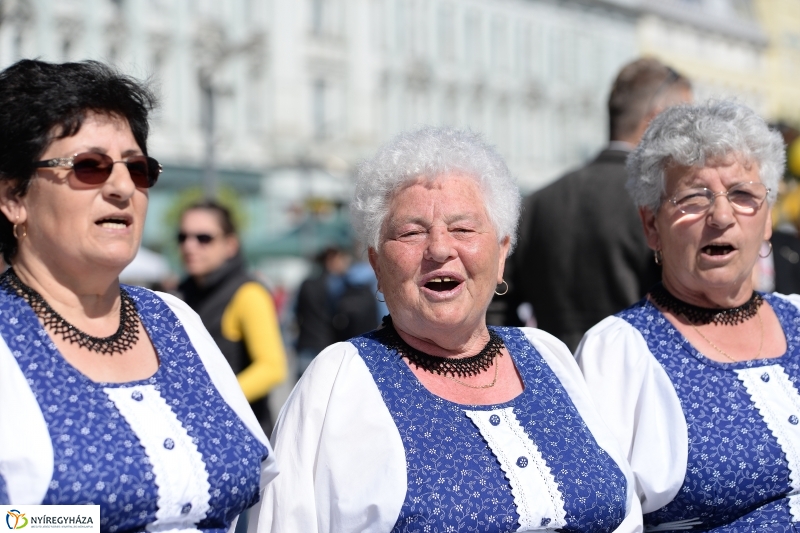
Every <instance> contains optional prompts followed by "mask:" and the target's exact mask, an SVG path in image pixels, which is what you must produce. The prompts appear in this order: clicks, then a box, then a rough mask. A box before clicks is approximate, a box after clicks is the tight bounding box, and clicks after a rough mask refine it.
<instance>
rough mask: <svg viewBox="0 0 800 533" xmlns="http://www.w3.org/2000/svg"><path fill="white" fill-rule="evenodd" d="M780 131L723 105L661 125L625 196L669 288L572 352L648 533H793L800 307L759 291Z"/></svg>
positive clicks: (686, 111)
mask: <svg viewBox="0 0 800 533" xmlns="http://www.w3.org/2000/svg"><path fill="white" fill-rule="evenodd" d="M783 165H784V149H783V143H782V139H781V136H780V135H779V134H778V133H776V132H772V131H770V130H769V129H768V128H767V125H766V124H765V123H764V121H763V120H762V119H761V118H759V117H758V116H756V114H755V113H754V112H753V111H752V110H750V109H748V108H747V107H745V106H743V105H741V104H738V103H733V102H727V101H720V102H712V103H708V104H704V105H698V106H681V107H676V108H673V109H669V110H667V111H665V112H664V113H663V114H662V115H660V116H659V117H658V118H656V119H655V120H654V121H653V122H652V124H651V125H650V127H649V128H648V130H647V132H646V133H645V136H644V138H643V139H642V141H641V143H640V144H639V146H638V147H637V148H636V150H635V151H634V152H633V153H632V154H631V155H630V156H629V159H628V171H629V175H630V181H629V189H630V191H631V193H632V196H633V198H634V200H635V202H636V203H637V205H638V206H639V210H640V214H641V219H642V223H643V226H644V232H645V234H646V237H647V241H648V243H649V245H650V247H651V248H652V249H653V250H654V251H655V261H656V262H657V263H659V264H661V265H662V268H663V274H662V282H661V283H660V284H659V285H657V286H655V287H653V288H652V289H651V290H650V292H649V294H648V296H647V297H646V298H645V299H643V300H642V301H641V302H639V303H637V304H635V305H634V306H632V307H630V308H628V309H626V310H625V311H622V312H620V313H619V314H617V315H616V316H613V317H609V318H607V319H605V320H603V321H602V322H600V323H599V324H598V325H596V326H595V327H594V328H593V329H591V330H590V331H589V332H587V333H586V335H585V337H584V338H583V341H582V342H581V345H580V346H579V348H578V351H577V357H578V360H579V364H580V366H581V368H582V370H583V373H584V375H585V377H586V380H587V382H588V384H589V388H590V389H591V391H592V393H593V396H594V398H595V402H596V405H597V407H598V410H599V411H600V413H601V414H602V415H603V417H604V419H605V420H606V422H607V423H608V425H609V427H610V428H611V430H612V431H613V432H614V433H615V434H616V437H617V440H618V441H619V442H620V444H621V445H622V447H623V449H624V451H625V452H626V453H627V457H628V459H629V461H630V463H631V466H632V468H633V470H634V474H635V475H636V482H637V491H638V493H639V497H640V499H641V502H642V509H643V512H644V513H645V514H644V521H645V527H646V528H647V530H650V531H685V530H691V531H715V532H733V531H769V532H780V531H792V532H795V531H797V525H796V524H797V522H798V521H800V504H798V502H797V501H795V500H796V498H797V496H796V494H797V493H798V490H800V425H799V424H798V422H800V394H798V389H797V382H798V379H800V298H799V297H797V296H782V295H778V294H760V293H757V292H755V291H754V290H753V267H754V265H755V264H756V261H757V260H758V256H759V251H760V250H761V247H762V243H764V242H765V241H767V240H768V239H769V238H770V235H771V218H770V209H769V208H770V205H771V204H772V202H773V201H774V200H775V188H776V187H777V185H778V181H779V180H780V178H781V175H782V174H783Z"/></svg>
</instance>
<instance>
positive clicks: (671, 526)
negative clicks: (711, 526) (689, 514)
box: [644, 518, 703, 533]
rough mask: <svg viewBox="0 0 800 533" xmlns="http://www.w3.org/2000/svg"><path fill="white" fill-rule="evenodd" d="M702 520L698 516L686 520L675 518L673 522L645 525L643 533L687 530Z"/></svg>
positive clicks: (699, 523) (700, 523)
mask: <svg viewBox="0 0 800 533" xmlns="http://www.w3.org/2000/svg"><path fill="white" fill-rule="evenodd" d="M702 524H703V522H702V521H701V520H700V519H699V518H687V519H686V520H676V521H675V522H664V523H661V524H658V525H657V526H645V527H644V530H645V533H651V532H654V531H689V530H690V529H694V526H699V525H702Z"/></svg>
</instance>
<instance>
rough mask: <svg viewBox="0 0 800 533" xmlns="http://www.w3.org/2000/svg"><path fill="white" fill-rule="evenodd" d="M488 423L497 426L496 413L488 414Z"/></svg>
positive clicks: (498, 423) (498, 421)
mask: <svg viewBox="0 0 800 533" xmlns="http://www.w3.org/2000/svg"><path fill="white" fill-rule="evenodd" d="M489 423H490V424H491V425H493V426H499V425H500V417H499V416H497V415H492V416H490V417H489Z"/></svg>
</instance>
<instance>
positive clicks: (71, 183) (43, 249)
mask: <svg viewBox="0 0 800 533" xmlns="http://www.w3.org/2000/svg"><path fill="white" fill-rule="evenodd" d="M154 103H155V101H154V97H153V95H152V94H151V93H150V91H149V90H148V89H147V88H146V87H143V86H142V85H140V84H139V83H138V82H136V81H135V80H133V79H131V78H128V77H126V76H123V75H121V74H119V73H117V72H115V71H114V70H113V69H111V68H109V67H107V66H105V65H102V64H100V63H96V62H83V63H64V64H51V63H45V62H42V61H31V60H24V61H20V62H19V63H16V64H14V65H12V66H11V67H9V68H7V69H6V70H4V71H3V72H2V73H0V212H2V216H0V251H2V253H3V256H4V258H5V260H6V262H7V263H9V264H10V265H11V268H9V269H8V270H7V271H6V272H5V273H4V274H3V275H2V276H0V503H3V504H45V505H54V504H57V505H72V504H75V505H82V504H97V505H99V506H100V524H99V526H100V530H101V531H104V532H122V531H145V530H148V531H157V530H158V531H182V530H188V531H194V532H196V531H198V530H199V531H207V532H212V531H213V532H221V531H225V530H227V529H229V528H231V527H232V526H233V524H234V523H235V522H236V519H237V516H238V515H239V514H241V513H242V512H243V511H244V510H245V509H247V508H248V507H250V506H252V505H253V504H254V503H255V502H256V501H258V498H259V495H260V492H261V489H262V487H263V484H264V483H266V482H267V480H269V479H271V478H272V477H274V476H275V474H276V471H275V461H274V459H273V458H272V454H271V451H270V449H269V444H268V442H267V440H266V436H265V435H264V433H263V431H262V430H261V428H260V427H259V425H258V422H257V421H256V418H255V416H254V415H253V412H252V411H251V410H250V408H249V406H248V404H247V400H246V399H245V397H244V395H243V394H242V391H241V389H240V388H239V386H238V384H237V382H236V378H235V377H234V375H233V373H232V372H231V370H230V367H229V366H228V364H227V362H226V361H225V358H224V357H223V356H222V354H221V353H220V351H219V349H218V348H217V346H216V345H215V344H214V341H213V340H212V339H211V337H210V335H209V334H208V332H207V331H206V330H205V328H204V327H203V324H202V322H201V321H200V318H199V317H198V316H197V314H195V313H194V312H193V311H191V309H189V307H188V306H187V305H186V304H184V303H183V302H181V301H180V300H178V299H177V298H175V297H172V296H169V295H166V294H158V293H154V292H151V291H148V290H146V289H142V288H140V287H131V286H121V285H120V283H119V274H120V272H121V271H122V269H123V268H125V266H126V265H127V264H129V263H130V262H131V261H132V260H133V258H134V256H135V255H136V251H137V249H138V247H139V241H140V239H141V235H142V228H143V226H144V221H145V214H146V211H147V203H148V189H149V188H150V187H152V186H153V185H154V184H155V183H156V180H157V178H158V176H159V172H160V165H159V164H158V162H157V161H156V160H155V159H153V158H152V157H150V156H148V155H147V136H148V121H147V119H148V114H149V112H150V110H151V109H152V108H153V105H154Z"/></svg>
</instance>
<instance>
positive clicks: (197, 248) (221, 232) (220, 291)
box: [178, 200, 287, 435]
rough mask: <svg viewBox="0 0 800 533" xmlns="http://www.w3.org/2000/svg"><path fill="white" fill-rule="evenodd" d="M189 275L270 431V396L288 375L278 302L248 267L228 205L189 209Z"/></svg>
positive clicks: (189, 298) (185, 292)
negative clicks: (276, 307) (275, 302)
mask: <svg viewBox="0 0 800 533" xmlns="http://www.w3.org/2000/svg"><path fill="white" fill-rule="evenodd" d="M178 243H179V245H180V251H181V258H182V259H183V264H184V267H185V269H186V273H187V274H188V277H187V278H186V280H184V281H183V282H182V283H181V284H180V285H179V287H178V290H179V291H180V295H181V296H182V298H183V299H184V301H186V303H187V304H189V306H190V307H192V309H194V310H195V311H196V312H197V314H198V315H200V318H201V319H202V320H203V324H204V325H205V327H206V329H208V331H209V333H211V336H212V337H213V338H214V341H216V343H217V345H218V346H219V348H220V350H221V351H222V353H223V355H224V356H225V358H226V359H227V360H228V363H229V364H230V365H231V368H232V369H233V371H234V373H235V374H236V377H237V379H238V380H239V385H240V386H241V387H242V390H243V391H244V394H245V396H246V397H247V400H248V401H249V402H250V406H251V407H252V408H253V412H254V413H255V414H256V417H258V419H259V421H260V422H261V425H262V426H263V427H264V430H265V432H266V433H267V435H269V434H270V433H271V432H272V416H271V413H270V411H269V404H268V394H269V392H270V390H272V388H273V387H275V386H276V385H278V384H280V383H281V382H283V381H284V380H285V379H286V373H287V371H286V353H285V351H284V347H283V340H282V339H281V333H280V327H279V325H278V317H277V312H276V310H275V304H274V303H273V300H272V297H271V296H270V294H269V292H268V291H267V289H266V288H265V287H264V286H263V285H262V284H261V283H259V282H258V281H256V279H255V278H254V277H253V276H251V275H250V274H249V273H248V272H247V270H246V269H245V265H244V260H243V258H242V255H241V253H240V248H239V238H238V237H237V234H236V228H235V226H234V224H233V220H232V217H231V214H230V211H228V209H227V208H225V207H224V206H222V205H221V204H219V203H217V202H215V201H213V200H206V201H203V202H200V203H196V204H193V205H191V206H190V207H189V208H187V209H186V210H185V211H184V212H183V215H182V216H181V224H180V232H179V233H178Z"/></svg>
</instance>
